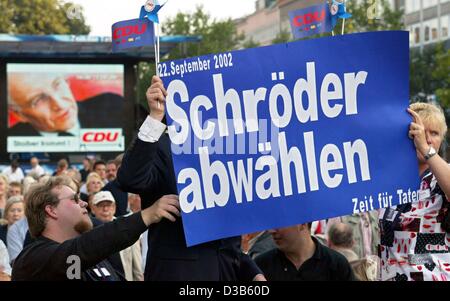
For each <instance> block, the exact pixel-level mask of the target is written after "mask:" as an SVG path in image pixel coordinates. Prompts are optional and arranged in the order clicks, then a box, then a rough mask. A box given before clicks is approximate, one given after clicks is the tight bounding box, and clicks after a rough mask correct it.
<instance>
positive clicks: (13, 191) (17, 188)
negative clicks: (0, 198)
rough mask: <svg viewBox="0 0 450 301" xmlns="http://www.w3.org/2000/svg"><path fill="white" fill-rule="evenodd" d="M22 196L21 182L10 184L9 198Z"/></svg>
mask: <svg viewBox="0 0 450 301" xmlns="http://www.w3.org/2000/svg"><path fill="white" fill-rule="evenodd" d="M16 195H22V184H20V183H19V182H11V183H9V190H8V197H12V196H16Z"/></svg>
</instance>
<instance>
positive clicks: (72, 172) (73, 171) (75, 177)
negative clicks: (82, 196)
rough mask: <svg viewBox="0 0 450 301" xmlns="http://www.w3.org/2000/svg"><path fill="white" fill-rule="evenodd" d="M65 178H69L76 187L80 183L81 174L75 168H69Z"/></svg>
mask: <svg viewBox="0 0 450 301" xmlns="http://www.w3.org/2000/svg"><path fill="white" fill-rule="evenodd" d="M66 176H68V177H69V178H71V179H72V180H73V181H74V182H75V183H77V185H80V183H81V174H80V172H79V171H78V170H77V169H76V168H69V169H68V170H67V173H66Z"/></svg>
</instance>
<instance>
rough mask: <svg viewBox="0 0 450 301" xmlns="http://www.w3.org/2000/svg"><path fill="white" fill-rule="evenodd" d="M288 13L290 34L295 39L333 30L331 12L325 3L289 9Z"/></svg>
mask: <svg viewBox="0 0 450 301" xmlns="http://www.w3.org/2000/svg"><path fill="white" fill-rule="evenodd" d="M288 14H289V19H290V22H291V29H292V35H293V36H294V38H295V39H301V38H304V37H307V36H310V35H314V34H319V33H324V32H330V31H332V30H333V28H332V27H331V13H330V9H329V7H328V4H327V3H324V4H319V5H314V6H310V7H307V8H303V9H298V10H294V11H290V12H289V13H288Z"/></svg>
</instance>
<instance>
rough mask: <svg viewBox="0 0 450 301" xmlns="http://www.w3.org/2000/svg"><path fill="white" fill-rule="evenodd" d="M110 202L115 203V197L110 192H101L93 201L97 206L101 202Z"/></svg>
mask: <svg viewBox="0 0 450 301" xmlns="http://www.w3.org/2000/svg"><path fill="white" fill-rule="evenodd" d="M104 201H109V202H113V203H115V202H116V201H115V200H114V197H113V195H112V193H111V192H109V191H99V192H97V193H96V194H94V199H93V200H92V204H94V205H97V204H98V203H100V202H104Z"/></svg>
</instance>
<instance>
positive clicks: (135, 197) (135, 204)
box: [127, 193, 148, 271]
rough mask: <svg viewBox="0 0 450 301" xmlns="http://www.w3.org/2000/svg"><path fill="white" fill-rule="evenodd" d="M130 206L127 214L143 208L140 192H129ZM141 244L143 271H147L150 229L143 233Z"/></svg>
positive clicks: (140, 239)
mask: <svg viewBox="0 0 450 301" xmlns="http://www.w3.org/2000/svg"><path fill="white" fill-rule="evenodd" d="M128 208H129V211H130V213H128V214H127V215H130V214H133V213H136V212H139V211H140V210H141V197H140V196H139V194H134V193H128ZM139 241H140V246H141V258H142V264H141V266H142V271H145V263H146V260H147V251H148V230H146V231H145V232H144V233H142V234H141V237H140V238H139Z"/></svg>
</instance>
